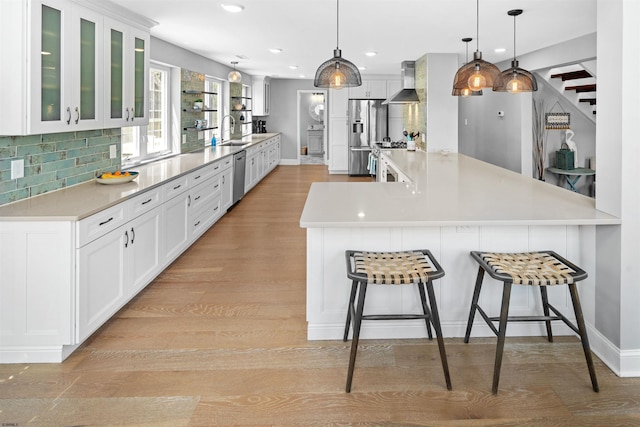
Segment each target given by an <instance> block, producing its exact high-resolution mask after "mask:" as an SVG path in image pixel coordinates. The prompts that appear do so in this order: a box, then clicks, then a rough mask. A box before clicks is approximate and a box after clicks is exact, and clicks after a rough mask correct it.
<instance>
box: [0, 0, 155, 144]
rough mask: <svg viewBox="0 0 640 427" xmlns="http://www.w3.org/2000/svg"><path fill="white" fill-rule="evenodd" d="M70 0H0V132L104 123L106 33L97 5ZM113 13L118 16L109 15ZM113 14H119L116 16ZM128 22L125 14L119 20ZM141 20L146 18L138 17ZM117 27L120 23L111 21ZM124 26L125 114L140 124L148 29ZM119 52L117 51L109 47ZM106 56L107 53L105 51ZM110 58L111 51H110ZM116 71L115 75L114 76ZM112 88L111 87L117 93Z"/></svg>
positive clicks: (22, 132)
mask: <svg viewBox="0 0 640 427" xmlns="http://www.w3.org/2000/svg"><path fill="white" fill-rule="evenodd" d="M95 4H96V3H93V2H92V3H88V2H87V4H86V5H84V4H81V3H80V2H78V1H71V0H0V57H2V58H11V61H4V62H2V63H1V64H0V91H1V92H2V95H3V96H2V97H1V99H0V135H28V134H39V133H55V132H69V131H77V130H87V129H101V128H103V127H111V126H113V125H114V123H115V122H111V121H110V122H108V123H107V118H108V117H110V116H108V115H107V110H106V109H105V108H107V107H109V108H111V102H109V101H110V100H109V101H106V100H105V97H106V96H107V94H110V93H111V86H110V82H111V80H110V77H111V76H110V75H109V76H108V77H109V79H107V75H106V71H105V70H109V71H111V70H112V68H113V64H112V62H111V56H110V55H111V54H112V50H113V49H111V46H112V45H111V43H112V40H111V38H110V37H109V38H105V34H109V35H110V32H109V31H107V28H106V27H105V23H107V22H109V23H111V22H116V21H111V20H110V19H108V18H106V17H105V16H104V14H103V10H104V9H100V10H98V9H95V7H94V5H95ZM101 7H102V6H101ZM111 15H112V16H116V15H117V14H114V13H112V14H111ZM117 16H120V15H117ZM123 20H124V21H127V22H131V21H130V17H129V16H127V17H123ZM145 24H146V21H145ZM118 28H120V27H119V26H118ZM141 28H146V27H144V25H142V24H141V25H140V26H139V27H132V26H126V32H125V33H123V43H122V46H121V48H122V49H123V51H122V63H118V64H117V65H115V66H121V67H122V79H121V83H122V84H123V89H122V90H123V97H122V98H120V102H121V103H122V104H123V107H122V109H123V111H124V113H125V114H124V115H125V116H126V113H127V110H126V109H127V108H128V109H129V110H128V111H129V113H130V117H132V118H134V120H133V122H132V121H131V120H129V121H128V122H126V121H123V122H122V123H120V124H122V125H127V126H133V125H136V124H146V123H147V121H148V117H147V116H148V113H147V98H148V96H147V93H146V91H147V86H146V83H147V79H148V76H147V71H148V66H149V65H148V64H149V37H150V36H149V30H148V29H146V30H143V29H141ZM116 53H118V52H116ZM107 55H108V56H107ZM116 56H117V55H116ZM118 76H120V75H118ZM116 92H117V91H116Z"/></svg>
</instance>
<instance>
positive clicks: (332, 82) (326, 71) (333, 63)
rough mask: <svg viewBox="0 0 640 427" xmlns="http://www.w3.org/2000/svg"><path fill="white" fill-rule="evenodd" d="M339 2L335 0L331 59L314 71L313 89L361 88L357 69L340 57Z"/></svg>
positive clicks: (360, 79)
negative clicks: (334, 40) (334, 23)
mask: <svg viewBox="0 0 640 427" xmlns="http://www.w3.org/2000/svg"><path fill="white" fill-rule="evenodd" d="M338 2H339V0H336V10H337V12H336V22H337V25H336V48H335V49H334V51H333V58H331V59H329V60H328V61H325V62H323V63H322V64H321V65H320V67H318V70H317V71H316V77H315V79H314V80H313V85H314V86H315V87H321V88H329V89H342V88H343V87H352V86H361V85H362V78H361V77H360V71H358V67H356V66H355V65H353V63H352V62H351V61H348V60H346V59H344V58H343V57H342V51H341V50H340V47H339V40H338V38H339V37H338V36H339V32H338V27H339V24H340V21H339V17H340V14H339V4H338Z"/></svg>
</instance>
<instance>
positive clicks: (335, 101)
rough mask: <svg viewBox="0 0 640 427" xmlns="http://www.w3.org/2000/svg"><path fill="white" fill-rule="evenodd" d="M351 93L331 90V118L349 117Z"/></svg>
mask: <svg viewBox="0 0 640 427" xmlns="http://www.w3.org/2000/svg"><path fill="white" fill-rule="evenodd" d="M348 101H349V91H347V90H342V89H340V90H336V89H329V117H330V118H334V117H345V118H346V117H347V115H348V111H347V110H348Z"/></svg>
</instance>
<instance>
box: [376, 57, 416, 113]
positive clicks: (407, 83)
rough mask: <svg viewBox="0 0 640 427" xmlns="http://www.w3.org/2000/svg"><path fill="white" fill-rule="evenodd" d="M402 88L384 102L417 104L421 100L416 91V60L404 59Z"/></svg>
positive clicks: (401, 73) (402, 64)
mask: <svg viewBox="0 0 640 427" xmlns="http://www.w3.org/2000/svg"><path fill="white" fill-rule="evenodd" d="M400 65H401V67H402V70H401V72H400V76H401V78H402V89H400V91H399V92H397V93H395V94H394V95H393V96H390V97H389V98H387V99H386V100H385V101H384V102H383V104H416V103H418V102H420V99H419V98H418V93H417V92H416V61H402V63H401V64H400Z"/></svg>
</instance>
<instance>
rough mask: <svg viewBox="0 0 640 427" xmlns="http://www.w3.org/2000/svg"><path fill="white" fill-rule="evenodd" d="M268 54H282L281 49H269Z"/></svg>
mask: <svg viewBox="0 0 640 427" xmlns="http://www.w3.org/2000/svg"><path fill="white" fill-rule="evenodd" d="M269 52H271V53H282V49H280V48H279V47H272V48H271V49H269Z"/></svg>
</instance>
